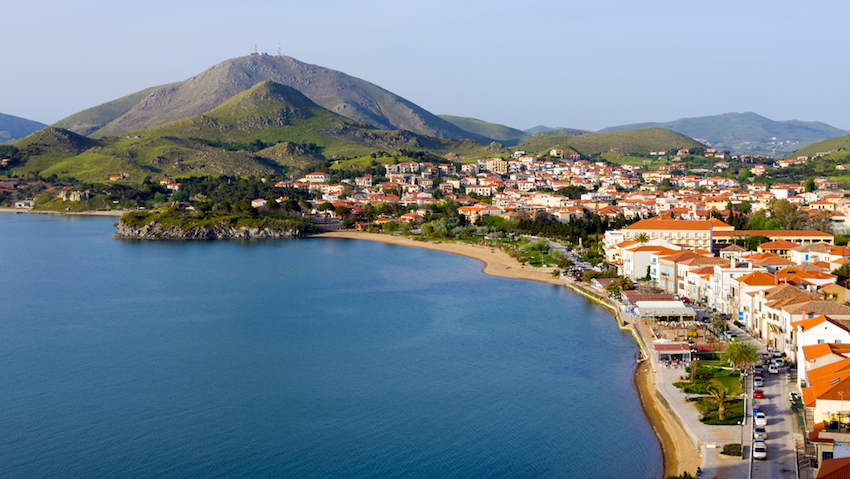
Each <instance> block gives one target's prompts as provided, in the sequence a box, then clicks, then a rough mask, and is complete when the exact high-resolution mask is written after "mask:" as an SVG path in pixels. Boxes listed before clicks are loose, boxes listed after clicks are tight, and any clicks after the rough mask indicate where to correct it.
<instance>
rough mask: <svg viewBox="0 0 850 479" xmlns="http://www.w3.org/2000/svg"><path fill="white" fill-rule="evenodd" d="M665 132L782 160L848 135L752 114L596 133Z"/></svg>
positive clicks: (814, 124) (822, 125)
mask: <svg viewBox="0 0 850 479" xmlns="http://www.w3.org/2000/svg"><path fill="white" fill-rule="evenodd" d="M643 128H666V129H668V130H673V131H676V132H679V133H681V134H683V135H687V136H690V137H691V138H696V139H702V140H707V141H706V142H705V143H706V145H708V146H711V147H714V148H717V149H719V150H724V149H728V150H730V151H731V152H732V153H733V154H743V153H752V154H763V155H770V156H775V157H778V156H783V155H785V154H787V153H790V152H792V151H794V150H797V149H800V148H802V147H804V146H806V145H810V144H812V143H815V142H818V141H821V140H825V139H828V138H834V137H837V136H841V135H846V134H847V133H848V132H846V131H844V130H840V129H838V128H835V127H832V126H830V125H827V124H825V123H820V122H803V121H797V120H790V121H773V120H770V119H768V118H765V117H763V116H760V115H757V114H755V113H753V112H746V113H725V114H723V115H715V116H703V117H696V118H682V119H680V120H676V121H669V122H666V123H637V124H634V125H623V126H615V127H611V128H605V129H604V130H600V131H599V133H613V132H618V131H629V130H638V129H643Z"/></svg>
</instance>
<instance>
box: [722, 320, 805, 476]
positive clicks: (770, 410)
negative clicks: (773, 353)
mask: <svg viewBox="0 0 850 479" xmlns="http://www.w3.org/2000/svg"><path fill="white" fill-rule="evenodd" d="M732 329H733V330H735V332H736V334H737V335H738V337H739V338H741V339H742V340H746V341H748V342H752V343H753V344H756V345H757V346H758V348H759V352H760V353H764V352H767V350H766V348H765V346H764V345H762V344H761V343H759V342H757V341H755V340H754V339H753V338H752V337H751V336H750V335H749V334H747V333H745V332H744V331H743V330H741V329H739V328H737V327H733V328H732ZM764 370H765V375H764V386H763V387H761V388H758V389H761V390H762V391H764V399H756V400H755V402H756V403H758V404H759V405H760V406H761V411H762V412H764V413H765V415H766V416H767V426H766V428H765V429H766V431H767V440H766V441H765V443H766V444H767V459H766V460H764V461H761V460H754V461H753V465H752V477H753V478H755V479H773V478H782V477H785V478H794V477H796V465H795V463H796V461H797V457H796V452H795V449H794V438H795V436H799V434H800V433H799V428H798V427H797V416H796V414H794V412H793V411H792V410H791V402H790V401H789V400H788V391H789V389H788V387H789V384H788V383H787V382H786V380H785V374H786V369H785V368H781V369H780V370H779V374H769V373H767V366H765V368H764ZM747 382H748V388H747V392H748V396H749V398H750V401H752V391H753V387H752V376H750V377H749V378H748V381H747ZM792 387H793V384H792ZM750 413H752V408H750ZM752 428H753V421H752V417H750V418H748V419H747V425H746V427H745V428H744V429H745V431H744V444H745V445H746V446H747V447H746V448H745V452H744V453H745V454H750V455H752V430H753V429H752Z"/></svg>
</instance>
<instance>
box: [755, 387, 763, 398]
mask: <svg viewBox="0 0 850 479" xmlns="http://www.w3.org/2000/svg"><path fill="white" fill-rule="evenodd" d="M753 399H764V391H762V390H761V389H753Z"/></svg>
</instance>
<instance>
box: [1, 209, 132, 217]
mask: <svg viewBox="0 0 850 479" xmlns="http://www.w3.org/2000/svg"><path fill="white" fill-rule="evenodd" d="M129 212H130V210H120V211H119V210H116V211H95V210H89V211H48V210H30V209H26V208H0V213H19V214H25V215H55V216H114V217H116V218H118V217H120V216H123V215H125V214H127V213H129Z"/></svg>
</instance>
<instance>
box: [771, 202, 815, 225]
mask: <svg viewBox="0 0 850 479" xmlns="http://www.w3.org/2000/svg"><path fill="white" fill-rule="evenodd" d="M768 209H769V210H770V216H771V217H772V218H776V219H777V220H779V223H780V224H781V225H782V229H784V230H801V229H803V227H804V226H806V222H807V220H808V215H807V214H806V212H805V211H801V210H800V209H799V208H797V205H795V204H794V203H791V202H790V201H788V200H776V201H774V202H772V203H771V204H770V206H769V207H768Z"/></svg>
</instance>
